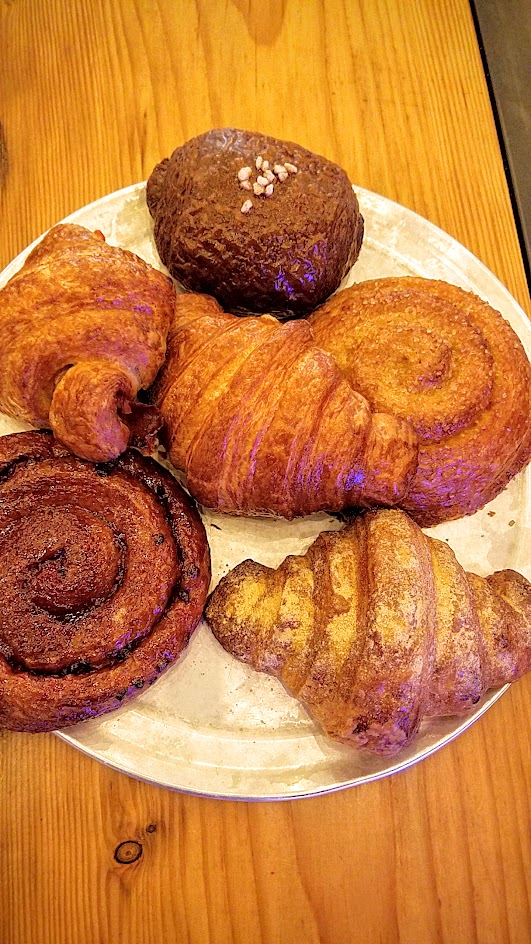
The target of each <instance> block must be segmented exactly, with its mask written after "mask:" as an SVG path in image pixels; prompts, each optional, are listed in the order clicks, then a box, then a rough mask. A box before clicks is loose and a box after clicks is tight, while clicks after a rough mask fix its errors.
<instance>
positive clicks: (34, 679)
mask: <svg viewBox="0 0 531 944" xmlns="http://www.w3.org/2000/svg"><path fill="white" fill-rule="evenodd" d="M209 581H210V556H209V549H208V543H207V539H206V534H205V529H204V527H203V524H202V521H201V519H200V517H199V515H198V513H197V510H196V508H195V506H194V504H193V502H192V501H191V499H190V498H189V496H188V495H186V493H185V492H184V491H183V489H182V488H181V487H180V485H179V484H178V483H177V482H176V481H175V479H174V478H173V477H172V476H171V475H170V473H169V472H168V471H166V469H164V468H162V466H160V465H158V464H157V463H156V462H155V461H154V460H153V459H151V458H150V457H147V456H142V455H141V454H140V453H139V452H137V451H135V450H128V451H127V452H125V453H124V454H123V456H121V457H120V458H119V459H116V460H114V461H113V462H110V463H101V464H99V465H94V464H92V463H90V462H87V461H84V460H82V459H78V458H76V457H74V456H72V455H70V454H69V453H68V452H67V451H66V449H64V448H62V447H61V446H60V445H59V444H58V443H57V441H56V440H54V439H53V437H52V436H51V435H50V434H49V433H47V432H44V431H39V432H37V431H33V432H28V433H15V434H12V435H10V436H2V437H0V586H1V588H2V620H1V623H0V728H6V729H8V730H15V731H49V730H51V729H54V728H61V727H64V726H66V725H70V724H73V723H75V722H77V721H82V720H85V719H87V718H93V717H95V716H97V715H100V714H102V713H103V712H107V711H111V710H112V709H114V708H117V707H118V706H120V705H121V704H123V703H124V702H125V701H126V700H128V699H130V698H131V697H133V696H134V695H137V694H138V693H139V692H140V691H141V690H142V689H143V688H144V687H146V686H148V685H150V684H151V683H152V682H154V681H155V680H156V679H157V678H158V677H159V675H160V673H161V672H163V671H164V670H165V669H166V668H167V666H169V665H170V664H171V663H172V662H174V660H175V659H177V657H178V656H179V655H180V653H181V652H182V651H183V649H184V648H185V646H186V644H187V642H188V639H189V637H190V635H191V634H192V632H193V631H194V629H195V627H196V626H197V624H198V622H199V619H200V617H201V614H202V610H203V606H204V604H205V601H206V596H207V591H208V586H209Z"/></svg>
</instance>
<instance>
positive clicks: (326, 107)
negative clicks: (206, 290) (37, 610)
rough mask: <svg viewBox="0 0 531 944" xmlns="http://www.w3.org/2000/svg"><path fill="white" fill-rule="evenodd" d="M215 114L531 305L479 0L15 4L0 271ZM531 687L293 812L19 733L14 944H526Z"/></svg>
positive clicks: (3, 131) (8, 13)
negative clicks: (462, 257) (475, 265)
mask: <svg viewBox="0 0 531 944" xmlns="http://www.w3.org/2000/svg"><path fill="white" fill-rule="evenodd" d="M220 125H234V126H240V127H242V128H254V129H259V130H262V131H264V132H266V133H272V134H274V135H275V136H278V137H284V138H290V139H293V140H296V141H298V142H300V143H301V144H303V145H305V146H308V147H310V148H311V149H312V150H314V151H317V152H319V153H322V154H325V155H326V156H328V157H330V158H332V159H334V160H336V161H338V162H339V163H340V164H342V165H343V166H344V167H345V169H346V170H347V172H348V173H349V175H350V177H351V179H352V180H353V181H354V182H355V183H357V184H359V185H361V186H363V187H366V188H368V189H371V190H374V191H377V192H379V193H381V194H384V195H385V196H387V197H390V198H391V199H393V200H396V201H398V202H399V203H402V204H404V205H405V206H408V207H411V208H412V209H413V210H416V211H417V212H418V213H420V214H422V215H423V216H425V217H427V218H428V219H430V220H431V221H433V222H434V223H436V224H437V225H439V226H440V227H442V228H443V229H445V230H446V231H448V232H449V233H451V234H452V235H453V236H454V237H456V238H457V239H458V240H459V241H460V242H462V243H464V245H465V246H467V247H468V248H469V249H470V250H471V251H472V252H473V253H474V254H475V255H477V256H478V257H479V258H480V259H481V260H482V261H483V262H484V263H486V265H487V266H488V267H489V268H490V269H492V271H493V272H494V273H495V274H496V275H497V276H498V277H499V278H500V279H501V280H502V282H503V283H504V284H505V285H506V286H507V288H508V289H509V291H510V292H511V293H512V294H513V295H514V296H515V298H516V299H517V300H518V301H519V302H520V303H521V304H522V305H523V306H524V308H525V309H526V311H527V312H528V313H529V312H530V310H531V309H530V304H529V295H528V292H527V287H526V284H525V279H524V272H523V267H522V260H521V256H520V252H519V247H518V241H517V237H516V231H515V225H514V220H513V217H512V213H511V205H510V200H509V196H508V190H507V185H506V181H505V178H504V172H503V165H502V161H501V157H500V151H499V147H498V142H497V138H496V131H495V126H494V122H493V118H492V114H491V110H490V104H489V98H488V94H487V90H486V85H485V78H484V75H483V72H482V66H481V59H480V55H479V51H478V46H477V41H476V36H475V32H474V28H473V22H472V18H471V15H470V10H469V7H468V4H467V2H466V0H416V2H414V3H413V2H407V0H406V2H402V3H399V2H396V0H344V2H341V0H337V2H336V0H261V2H255V0H224V2H215V0H197V2H191V0H179V2H175V0H93V2H91V0H77V2H75V3H72V2H70V0H45V2H42V0H0V220H1V227H0V267H2V266H4V265H5V264H6V263H7V262H8V261H9V260H10V259H11V258H12V257H13V256H14V255H15V254H16V253H18V252H19V251H20V250H21V249H22V248H23V247H24V246H25V245H27V244H28V243H29V242H30V241H31V240H33V239H34V238H35V237H36V236H38V235H39V234H40V233H41V232H42V231H43V230H45V229H46V228H47V227H49V226H50V225H52V224H53V223H54V222H56V221H57V220H59V219H60V218H61V217H63V216H64V215H66V214H68V213H70V212H72V211H73V210H75V209H77V208H78V207H80V206H82V205H84V204H86V203H88V202H90V201H92V200H94V199H96V198H98V197H100V196H102V195H103V194H106V193H108V192H110V191H113V190H116V189H118V188H120V187H123V186H126V185H127V184H130V183H133V182H135V181H138V180H142V179H144V178H145V177H146V176H147V175H148V174H149V173H150V171H151V169H152V167H153V165H154V164H155V162H156V161H158V160H159V159H160V158H161V157H163V156H166V155H167V154H169V153H170V152H171V151H172V150H173V148H174V147H175V146H177V145H178V144H180V143H182V142H183V141H184V140H186V139H187V138H189V137H191V136H193V135H194V134H196V133H199V132H201V131H204V130H206V129H208V128H210V127H214V126H220ZM530 694H531V679H530V678H527V679H524V680H522V681H521V682H519V683H517V684H516V685H514V686H513V687H512V688H511V690H510V691H509V692H508V693H507V694H506V695H505V696H504V697H503V698H502V699H501V700H500V701H499V702H498V703H497V704H496V705H495V706H494V707H493V708H492V709H491V710H490V711H489V712H488V713H487V715H486V716H485V717H484V718H482V719H481V720H480V721H479V722H478V723H477V724H475V725H474V726H473V727H472V728H471V729H469V730H468V731H467V732H466V733H465V734H464V735H462V736H461V737H460V738H458V739H457V740H456V741H455V742H453V743H452V744H451V745H450V746H448V747H446V748H445V749H443V750H442V751H440V752H439V753H437V754H435V755H434V756H432V757H431V758H429V759H428V760H426V761H424V762H423V763H422V764H419V765H417V766H416V767H414V768H411V769H409V770H408V771H406V772H404V773H402V774H399V775H396V776H394V777H392V778H388V779H386V780H382V781H379V782H376V783H374V784H370V785H367V786H364V787H358V788H355V789H350V790H346V791H343V792H340V793H337V794H331V795H329V796H324V797H319V798H315V799H311V800H300V801H294V802H287V803H262V804H247V803H235V802H224V801H216V800H208V799H200V798H197V797H191V796H184V795H179V794H177V793H173V792H171V791H168V790H165V789H162V788H159V787H154V786H150V785H147V784H145V783H141V782H138V781H135V780H133V779H130V778H128V777H126V776H123V775H121V774H118V773H116V772H113V771H111V770H109V769H107V768H106V767H104V766H102V765H100V764H98V763H96V762H94V761H92V760H90V759H89V758H87V757H85V756H84V755H82V754H81V753H78V752H77V751H75V750H73V749H72V748H70V747H69V746H67V745H66V744H65V743H64V742H62V741H60V740H59V739H57V738H55V737H54V736H53V735H22V734H20V735H17V734H7V733H4V734H3V735H1V736H0V790H1V803H0V880H1V890H0V942H1V944H111V942H112V944H116V942H126V941H127V942H134V944H170V942H171V944H173V942H179V944H211V942H212V944H306V942H308V944H314V942H319V944H358V942H364V944H365V942H370V944H372V942H379V944H391V942H393V944H394V942H399V941H400V942H404V944H405V942H407V944H417V942H418V944H431V942H445V944H446V942H448V944H453V942H460V944H472V942H474V944H501V942H511V944H517V942H518V944H524V942H525V944H527V941H528V940H529V937H530V933H531V923H530V907H529V884H528V876H529V865H530V845H529V795H530V778H531V763H530V761H531V750H530V738H529V722H528V717H529V696H530ZM121 843H129V845H128V846H123V847H122V848H121V850H119V851H118V852H117V849H118V847H119V846H120V844H121ZM115 856H117V858H116V857H115ZM119 858H121V859H122V861H118V859H119Z"/></svg>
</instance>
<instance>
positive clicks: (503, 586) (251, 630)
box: [206, 509, 531, 754]
mask: <svg viewBox="0 0 531 944" xmlns="http://www.w3.org/2000/svg"><path fill="white" fill-rule="evenodd" d="M206 619H207V622H208V623H209V625H210V627H211V628H212V631H213V633H214V635H215V636H216V638H217V639H218V641H219V642H220V643H221V645H222V646H223V647H224V648H225V649H226V650H227V651H228V652H230V653H231V654H232V655H234V656H236V657H237V658H238V659H240V660H241V661H243V662H248V663H250V664H251V665H252V666H253V667H254V668H255V669H258V670H260V671H263V672H267V673H269V674H271V675H275V676H277V677H278V678H280V679H281V680H282V682H283V683H284V685H285V686H286V688H287V689H288V691H290V692H291V693H292V694H293V695H295V696H296V697H297V698H299V699H300V700H301V701H302V702H303V703H304V705H305V706H306V707H307V708H308V710H309V711H310V712H311V714H312V715H313V717H314V718H315V719H316V720H317V721H318V722H319V723H320V724H321V726H322V727H323V729H324V730H325V732H326V733H327V734H329V735H330V736H332V737H334V738H337V739H339V740H341V741H345V742H348V743H350V744H352V745H353V746H354V747H358V748H364V749H366V750H367V751H370V752H372V753H375V754H394V753H396V752H397V751H398V750H400V749H402V748H403V747H404V746H405V745H406V744H408V742H410V741H411V739H412V738H413V737H414V735H415V734H416V732H417V730H418V728H419V726H420V723H421V722H422V720H423V719H424V718H429V717H436V716H442V715H454V714H460V713H462V712H466V711H467V710H469V709H470V708H472V707H473V706H474V705H475V704H476V703H477V702H478V701H479V700H480V698H481V696H482V695H483V694H484V693H485V692H486V691H487V690H488V689H490V688H495V687H498V686H500V685H503V684H505V683H507V682H511V681H513V680H515V679H517V678H518V677H519V676H521V675H523V674H524V673H525V672H527V671H528V670H529V669H530V668H531V584H530V583H529V582H528V581H527V580H526V579H525V578H524V577H523V576H521V575H520V574H518V573H516V572H515V571H512V570H504V571H500V572H498V573H495V574H493V575H492V576H489V577H487V578H483V577H478V576H476V575H475V574H472V573H466V572H465V571H464V570H463V568H462V567H461V566H460V565H459V563H458V562H457V560H456V558H455V555H454V553H453V551H452V550H451V548H450V547H449V546H448V545H447V544H446V543H444V542H442V541H438V540H436V539H434V538H430V537H428V536H427V535H425V534H424V533H423V532H422V531H421V529H420V528H419V527H418V525H416V524H415V523H414V521H413V520H412V519H411V518H409V516H408V515H407V514H406V513H405V512H403V511H399V510H396V509H386V510H377V511H369V512H366V513H364V514H362V515H360V516H358V517H357V518H355V519H354V520H353V521H352V523H351V524H349V525H348V526H347V527H346V528H344V529H343V530H341V531H335V532H323V533H322V534H321V535H319V537H318V538H317V540H316V541H315V542H314V543H313V544H312V546H311V547H310V548H309V550H308V551H307V552H306V554H304V555H303V556H292V557H287V558H286V560H285V561H284V562H283V563H282V564H281V565H280V567H279V568H278V569H277V570H273V569H270V568H269V567H264V566H262V565H260V564H257V563H254V562H253V561H244V562H243V563H242V564H239V565H238V566H237V567H236V568H234V570H232V571H231V572H230V573H229V574H227V575H226V576H225V577H223V578H222V580H221V581H220V583H219V584H218V586H217V588H216V589H215V591H214V592H213V594H212V596H211V597H210V600H209V602H208V604H207V609H206Z"/></svg>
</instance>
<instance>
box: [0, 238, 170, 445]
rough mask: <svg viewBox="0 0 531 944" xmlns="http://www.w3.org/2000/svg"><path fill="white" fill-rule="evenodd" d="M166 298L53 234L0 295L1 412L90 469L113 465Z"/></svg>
mask: <svg viewBox="0 0 531 944" xmlns="http://www.w3.org/2000/svg"><path fill="white" fill-rule="evenodd" d="M174 298H175V289H174V287H173V284H172V283H171V281H170V279H169V278H168V277H167V276H166V275H164V274H163V273H162V272H159V271H158V270H157V269H154V268H152V266H150V265H148V264H147V262H144V260H143V259H141V258H139V256H136V255H135V254H134V253H132V252H129V251H128V250H126V249H119V248H117V247H114V246H110V245H108V244H107V243H106V242H105V240H104V238H103V237H102V235H101V233H97V232H96V233H92V232H90V231H89V230H87V229H84V227H82V226H76V225H74V224H59V225H58V226H54V227H53V229H51V230H50V231H49V232H48V233H47V234H46V236H45V237H44V238H43V239H42V240H41V242H40V243H39V244H38V245H37V246H36V247H35V249H34V250H33V251H32V252H31V253H30V255H29V256H28V258H27V259H26V261H25V263H24V265H23V266H22V268H21V269H20V270H19V271H18V272H17V273H16V275H14V276H13V278H12V279H10V281H9V282H8V283H7V285H6V286H5V287H4V288H3V289H2V290H1V291H0V410H2V411H3V412H4V413H7V414H9V415H10V416H14V417H17V418H18V419H23V420H26V421H27V422H28V423H31V424H32V425H33V426H39V427H49V428H51V429H52V430H53V431H54V433H55V436H56V437H57V438H58V439H60V441H61V442H62V443H64V444H65V445H66V446H68V448H69V449H70V451H71V452H74V453H75V454H76V455H78V456H81V457H82V458H84V459H90V460H91V461H93V462H105V461H107V460H109V459H114V458H116V456H119V455H120V453H122V452H123V451H124V450H125V449H127V447H128V445H130V444H131V441H132V439H131V435H132V434H131V428H132V427H133V429H134V426H135V422H136V421H137V418H138V414H139V413H143V414H145V413H146V412H147V411H146V409H145V407H142V405H139V404H136V403H135V398H136V395H137V393H138V391H139V390H140V389H141V388H143V387H148V386H149V385H150V384H151V383H152V382H153V380H154V379H155V375H156V373H157V371H158V369H159V367H160V365H161V364H162V362H163V360H164V355H165V352H166V336H167V333H168V328H169V324H170V320H171V315H172V311H173V304H174ZM147 425H148V426H149V424H147Z"/></svg>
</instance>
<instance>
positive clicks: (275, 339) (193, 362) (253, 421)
mask: <svg viewBox="0 0 531 944" xmlns="http://www.w3.org/2000/svg"><path fill="white" fill-rule="evenodd" d="M153 400H154V403H155V404H156V405H157V406H158V408H159V409H160V411H161V413H162V416H163V418H164V421H165V424H166V437H167V447H168V452H169V456H170V459H171V462H172V463H173V465H174V466H175V467H176V468H177V469H180V470H182V471H184V472H185V473H186V477H187V485H188V488H189V489H190V491H191V493H192V495H193V496H194V497H195V498H196V499H197V500H198V501H199V502H201V503H202V504H203V505H206V506H207V507H210V508H215V509H217V510H220V511H225V512H231V513H239V514H264V513H265V514H267V513H270V514H276V515H282V516H284V517H286V518H293V517H294V516H297V515H305V514H310V513H311V512H315V511H320V510H322V509H327V510H329V511H338V510H340V509H341V508H344V507H347V506H352V505H363V506H371V505H378V504H383V505H393V504H395V503H397V502H398V501H399V500H400V499H401V498H402V497H403V495H404V493H405V491H406V489H407V486H408V484H409V481H410V479H411V477H412V475H413V473H414V471H415V468H416V463H417V438H416V435H415V433H414V431H413V429H412V427H411V426H410V425H409V424H408V423H407V422H405V421H404V420H401V419H396V418H394V417H392V416H390V415H388V414H385V413H372V412H371V410H370V409H369V406H368V404H367V401H366V400H365V399H364V398H363V397H362V396H360V395H359V394H358V393H356V392H355V391H354V390H353V389H352V388H351V386H350V384H349V383H348V381H347V380H346V378H345V377H343V375H342V374H341V372H340V370H339V369H338V367H337V364H336V363H335V361H334V359H333V358H332V357H331V356H330V355H329V354H326V353H325V352H324V351H319V350H318V348H316V346H315V345H314V343H313V341H312V334H311V331H310V329H309V327H308V325H307V323H305V322H295V321H293V322H289V323H287V324H279V323H278V321H276V320H275V319H274V318H272V317H270V316H267V315H265V316H263V317H261V318H252V317H251V318H245V319H241V318H237V317H235V316H234V315H231V314H228V313H225V312H224V311H223V310H222V309H221V308H220V306H219V305H218V304H217V302H216V301H215V300H214V299H213V298H211V297H209V296H206V295H196V294H182V295H178V296H177V302H176V307H175V315H174V321H173V324H172V327H171V329H170V334H169V339H168V353H167V358H166V361H165V363H164V366H163V367H162V369H161V371H160V373H159V376H158V378H157V382H156V385H155V387H154V390H153Z"/></svg>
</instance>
